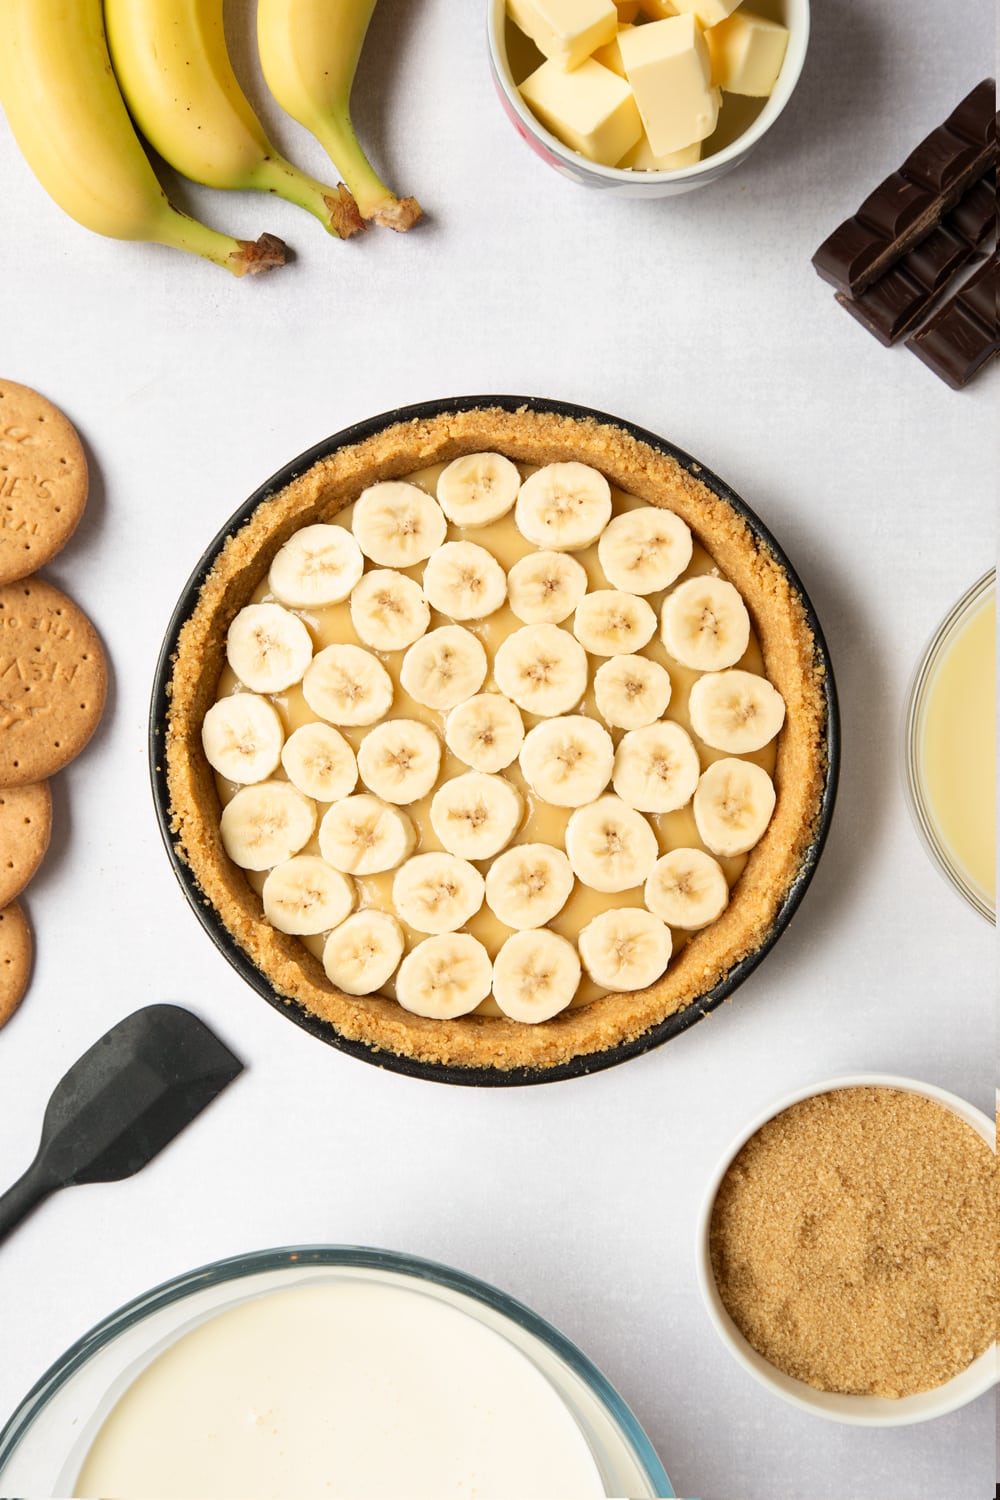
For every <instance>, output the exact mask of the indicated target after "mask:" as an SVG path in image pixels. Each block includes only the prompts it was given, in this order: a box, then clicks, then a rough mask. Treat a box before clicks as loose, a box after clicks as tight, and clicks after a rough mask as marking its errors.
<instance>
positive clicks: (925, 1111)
mask: <svg viewBox="0 0 1000 1500" xmlns="http://www.w3.org/2000/svg"><path fill="white" fill-rule="evenodd" d="M997 1208H998V1195H997V1173H996V1157H995V1155H994V1153H993V1152H992V1151H991V1150H990V1148H989V1147H988V1146H987V1144H986V1143H985V1141H983V1139H982V1138H981V1137H980V1136H979V1135H978V1134H977V1133H976V1132H975V1131H974V1130H973V1129H972V1128H971V1126H969V1125H967V1124H965V1122H964V1121H962V1120H960V1119H959V1118H958V1117H957V1115H955V1114H953V1113H952V1111H951V1110H949V1109H948V1108H946V1107H945V1106H943V1105H941V1104H938V1103H936V1102H934V1101H933V1100H930V1099H927V1098H924V1097H922V1096H920V1095H918V1094H914V1093H910V1092H908V1091H904V1090H900V1089H893V1088H887V1087H881V1086H865V1087H855V1088H844V1089H834V1090H831V1091H830V1092H828V1093H825V1094H817V1095H814V1096H813V1097H812V1098H809V1099H805V1100H803V1101H801V1102H800V1103H798V1104H795V1105H792V1106H791V1108H789V1109H786V1110H784V1111H782V1113H781V1114H779V1115H776V1116H775V1117H774V1119H772V1120H769V1121H768V1123H767V1124H766V1125H764V1126H763V1127H762V1128H761V1129H760V1130H759V1131H757V1133H756V1134H755V1135H754V1136H752V1137H751V1139H750V1140H749V1141H748V1142H747V1143H746V1145H745V1146H743V1148H742V1149H741V1150H740V1152H739V1153H738V1155H737V1156H736V1157H735V1158H734V1160H733V1162H732V1164H731V1165H730V1167H729V1169H728V1171H727V1172H726V1175H725V1177H724V1178H723V1180H722V1183H721V1185H720V1187H719V1192H718V1194H717V1196H716V1200H715V1205H714V1208H713V1211H712V1221H711V1231H710V1235H711V1256H712V1267H713V1271H714V1274H715V1280H716V1283H717V1285H718V1288H719V1294H720V1296H721V1298H722V1301H723V1303H724V1304H725V1307H726V1309H727V1311H728V1312H729V1315H730V1317H731V1318H732V1319H733V1321H734V1322H735V1323H736V1325H737V1327H738V1328H739V1329H740V1332H741V1333H742V1334H743V1336H744V1337H745V1338H746V1339H747V1341H748V1342H749V1343H750V1344H751V1345H752V1346H753V1348H754V1349H756V1350H757V1352H758V1353H759V1354H762V1355H763V1356H764V1358H765V1359H767V1360H769V1361H770V1362H771V1364H773V1365H775V1366H777V1368H778V1369H779V1370H783V1371H784V1372H785V1373H786V1374H788V1375H791V1376H794V1377H795V1378H796V1379H798V1380H802V1381H805V1382H806V1384H808V1385H811V1386H814V1387H816V1388H818V1389H819V1390H824V1391H839V1392H844V1393H849V1394H855V1395H875V1396H884V1397H899V1396H909V1395H912V1394H914V1393H915V1392H917V1391H925V1390H931V1389H933V1388H934V1387H935V1386H938V1385H941V1384H943V1383H944V1382H945V1381H946V1380H949V1379H950V1378H951V1377H952V1376H953V1375H956V1374H958V1373H959V1371H961V1370H963V1369H965V1367H966V1366H967V1365H969V1364H971V1363H972V1361H973V1360H974V1359H975V1358H977V1356H978V1355H980V1354H982V1353H983V1352H984V1351H985V1350H986V1349H988V1348H989V1346H990V1344H991V1343H992V1342H993V1340H994V1339H995V1338H996V1335H997V1327H998V1311H1000V1310H998V1299H997V1265H998V1260H997V1251H998V1213H997Z"/></svg>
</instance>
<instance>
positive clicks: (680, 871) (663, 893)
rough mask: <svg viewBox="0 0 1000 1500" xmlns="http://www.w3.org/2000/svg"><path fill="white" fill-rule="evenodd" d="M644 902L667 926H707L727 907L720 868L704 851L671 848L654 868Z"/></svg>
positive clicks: (690, 928) (693, 928) (693, 929)
mask: <svg viewBox="0 0 1000 1500" xmlns="http://www.w3.org/2000/svg"><path fill="white" fill-rule="evenodd" d="M643 900H644V901H645V903H646V905H647V906H648V907H649V909H650V911H651V912H653V913H654V915H655V916H657V917H661V918H662V919H663V921H664V922H666V923H667V925H668V926H669V927H684V928H686V929H687V930H688V931H689V932H696V931H698V929H699V928H702V927H707V926H708V925H709V923H710V922H714V921H715V919H716V918H717V917H721V915H722V913H723V912H724V911H725V909H726V907H727V906H728V905H729V884H728V882H727V880H726V877H725V875H724V873H723V870H722V866H721V865H720V864H719V862H718V861H717V860H714V859H713V858H712V856H711V855H710V854H706V853H705V851H704V849H671V851H670V853H669V854H665V855H664V856H663V858H662V859H658V860H657V861H656V864H655V865H654V866H653V873H652V875H650V877H649V879H648V880H647V881H646V885H645V889H644V890H643Z"/></svg>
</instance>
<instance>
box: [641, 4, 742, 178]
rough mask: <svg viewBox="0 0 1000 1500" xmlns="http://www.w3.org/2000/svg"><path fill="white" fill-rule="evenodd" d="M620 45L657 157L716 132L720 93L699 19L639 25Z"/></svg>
mask: <svg viewBox="0 0 1000 1500" xmlns="http://www.w3.org/2000/svg"><path fill="white" fill-rule="evenodd" d="M619 46H620V48H621V54H622V62H623V63H624V64H625V74H626V77H627V78H628V81H629V83H630V84H631V85H632V92H633V93H634V94H635V102H636V104H637V105H638V106H639V114H640V115H641V117H642V123H643V126H644V128H645V131H646V136H647V138H648V140H649V145H650V150H651V151H652V152H653V153H654V155H656V156H666V155H667V154H668V153H669V152H671V151H680V150H682V149H683V148H684V147H685V146H690V145H692V144H693V143H694V142H695V141H703V140H704V139H705V137H706V136H709V135H711V134H712V131H713V130H714V129H715V126H716V122H717V121H718V118H719V92H718V90H717V89H715V88H713V87H712V64H711V59H710V58H709V55H708V47H707V46H706V44H705V37H704V33H703V32H702V29H701V27H700V26H699V25H698V23H697V21H696V20H695V18H694V16H691V15H685V16H673V17H670V18H668V19H667V20H666V21H650V22H649V24H648V25H646V26H634V27H633V28H632V30H631V31H629V32H626V33H625V34H624V35H623V36H622V37H621V38H620V40H619ZM626 149H627V148H626ZM623 154H624V153H623Z"/></svg>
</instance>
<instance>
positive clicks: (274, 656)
mask: <svg viewBox="0 0 1000 1500" xmlns="http://www.w3.org/2000/svg"><path fill="white" fill-rule="evenodd" d="M312 654H313V645H312V637H311V636H310V634H309V632H308V630H307V629H306V627H305V625H303V623H302V621H301V620H300V619H299V617H298V615H293V614H292V613H291V612H290V611H289V610H287V609H285V608H284V607H283V606H282V605H280V604H248V605H247V606H246V607H245V608H244V609H241V610H240V612H239V614H238V615H237V616H236V618H235V619H234V621H233V623H232V624H231V625H230V627H229V631H228V634H227V635H226V659H227V661H228V662H229V665H230V666H231V667H232V669H233V671H234V672H235V673H236V676H237V677H238V678H239V680H240V682H242V683H243V685H244V687H248V688H250V689H251V690H252V691H253V692H255V693H281V692H284V690H285V688H289V687H291V686H292V684H293V683H295V682H298V681H300V679H301V678H302V676H303V674H304V673H305V670H306V668H307V667H308V665H309V663H310V662H311V661H312Z"/></svg>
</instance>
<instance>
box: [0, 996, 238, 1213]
mask: <svg viewBox="0 0 1000 1500" xmlns="http://www.w3.org/2000/svg"><path fill="white" fill-rule="evenodd" d="M242 1071H243V1064H242V1063H241V1062H240V1060H239V1058H237V1057H234V1056H233V1054H232V1053H231V1052H230V1050H229V1048H228V1047H227V1046H225V1045H224V1043H222V1042H220V1041H219V1038H218V1037H217V1036H216V1035H215V1033H214V1032H212V1031H210V1030H209V1029H208V1027H207V1026H206V1025H205V1024H204V1022H202V1021H199V1020H198V1017H197V1016H193V1015H192V1014H191V1012H190V1011H187V1010H183V1009H181V1007H180V1006H178V1005H149V1006H147V1007H146V1008H145V1009H144V1010H137V1011H135V1012H134V1013H133V1014H132V1015H130V1016H126V1017H125V1019H124V1020H123V1021H119V1022H118V1023H117V1025H115V1026H112V1028H111V1030H110V1031H108V1032H106V1033H105V1034H104V1036H102V1037H101V1039H100V1041H98V1042H95V1043H94V1045H93V1046H92V1047H91V1048H89V1050H88V1051H86V1052H85V1053H84V1054H83V1056H82V1057H81V1058H80V1059H79V1060H78V1061H77V1062H75V1063H74V1064H73V1066H72V1067H71V1068H70V1070H69V1072H68V1073H67V1074H66V1076H65V1077H64V1078H63V1079H62V1080H61V1081H60V1082H59V1083H57V1084H56V1086H55V1089H54V1090H53V1092H52V1097H51V1098H50V1100H49V1103H48V1108H47V1109H46V1111H45V1119H44V1122H43V1124H42V1139H41V1142H40V1144H39V1147H38V1154H37V1155H36V1157H35V1159H34V1161H33V1162H32V1163H31V1166H30V1167H29V1168H28V1170H27V1171H26V1172H25V1174H24V1176H23V1177H22V1178H20V1180H19V1181H18V1182H15V1184H14V1186H13V1187H12V1188H11V1189H10V1191H9V1192H6V1193H4V1195H3V1197H2V1198H0V1240H2V1239H4V1237H5V1236H6V1235H8V1234H9V1233H10V1231H11V1230H12V1229H13V1228H14V1226H15V1224H19V1223H20V1221H21V1220H22V1219H23V1218H24V1216H25V1215H26V1214H27V1213H30V1211H31V1210H32V1209H33V1208H34V1207H35V1206H36V1204H39V1203H41V1202H42V1200H43V1199H45V1198H47V1197H48V1196H49V1194H50V1193H54V1192H55V1191H56V1189H57V1188H61V1187H68V1186H70V1184H72V1183H78V1182H117V1181H118V1179H119V1178H122V1177H131V1176H132V1174H133V1172H138V1170H139V1168H140V1167H144V1166H145V1165H146V1163H147V1162H148V1161H150V1160H151V1159H152V1157H154V1156H155V1155H156V1153H157V1152H158V1151H160V1150H162V1149H163V1147H164V1146H165V1145H166V1144H167V1142H168V1141H172V1140H173V1138H174V1136H175V1135H177V1134H178V1133H179V1132H180V1131H181V1130H183V1129H184V1126H185V1125H187V1124H188V1123H189V1122H190V1121H191V1120H193V1119H194V1117H195V1116H196V1115H198V1114H200V1113H201V1111H202V1110H203V1109H204V1108H205V1106H206V1104H210V1103H211V1102H212V1100H213V1099H214V1098H215V1096H216V1094H218V1093H220V1092H221V1091H222V1090H223V1089H224V1088H225V1087H226V1084H227V1083H231V1082H232V1080H233V1079H234V1078H235V1077H236V1075H237V1074H238V1073H241V1072H242Z"/></svg>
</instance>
